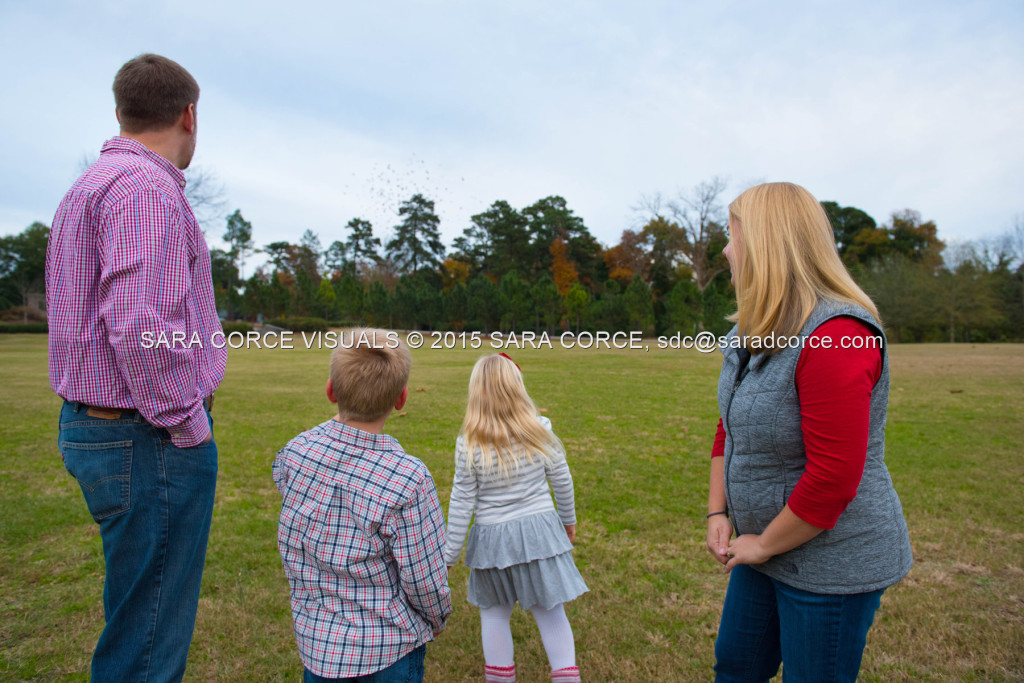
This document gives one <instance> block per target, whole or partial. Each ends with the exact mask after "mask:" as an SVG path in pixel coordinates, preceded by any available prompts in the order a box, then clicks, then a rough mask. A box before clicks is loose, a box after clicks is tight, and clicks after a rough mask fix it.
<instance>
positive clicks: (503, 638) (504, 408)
mask: <svg viewBox="0 0 1024 683" xmlns="http://www.w3.org/2000/svg"><path fill="white" fill-rule="evenodd" d="M549 481H550V482H551V486H552V487H553V488H554V492H555V500H556V501H557V503H558V511H557V513H556V512H555V508H554V506H553V505H552V504H551V493H550V492H549V490H548V482H549ZM574 508H575V503H574V501H573V490H572V475H570V474H569V465H568V464H567V463H566V461H565V451H564V450H563V448H562V442H561V441H559V439H558V437H557V436H555V435H554V433H553V432H552V431H551V421H550V420H548V419H547V418H545V417H541V416H539V415H538V413H537V408H536V406H534V404H533V401H532V400H531V399H530V396H529V394H527V393H526V387H525V386H524V385H523V377H522V374H521V373H520V370H519V366H518V365H516V364H515V363H513V362H512V360H511V359H510V358H509V357H508V356H506V355H505V354H497V355H491V356H484V357H483V358H481V359H480V360H478V361H477V363H476V365H475V366H474V367H473V374H472V375H471V376H470V378H469V401H468V404H467V406H466V419H465V420H464V421H463V423H462V429H461V430H460V432H459V437H458V439H457V440H456V442H455V482H454V484H453V485H452V497H451V502H450V504H449V506H448V535H447V542H446V545H445V562H446V563H447V564H448V566H449V568H450V567H452V566H453V565H454V564H455V562H456V561H457V560H458V559H459V553H460V552H461V551H462V542H463V540H465V537H466V529H467V527H468V526H469V520H470V518H471V517H472V516H473V513H474V510H475V512H476V524H474V525H473V528H472V530H471V531H470V533H469V544H468V546H467V548H466V565H468V566H469V567H470V572H469V594H468V596H467V599H468V600H469V602H470V603H471V604H473V605H476V606H477V607H479V608H480V631H481V635H482V637H483V649H484V661H485V664H486V667H485V672H486V679H487V681H488V683H492V682H501V683H507V682H511V681H515V677H516V668H515V662H514V660H513V656H512V630H511V628H510V627H509V620H510V619H511V617H512V608H513V607H514V606H515V604H516V602H518V603H519V606H520V607H522V608H523V609H528V610H530V612H532V613H533V618H534V619H535V620H536V621H537V628H538V629H539V630H540V637H541V640H542V642H543V643H544V650H545V651H546V652H547V655H548V663H549V664H550V665H551V680H552V681H554V682H556V683H569V682H571V681H579V680H580V674H579V668H577V666H576V646H575V644H574V643H573V637H572V627H570V626H569V620H568V619H567V618H566V616H565V610H564V609H563V607H562V604H563V603H564V602H566V601H568V600H572V599H574V598H576V597H578V596H580V595H582V594H583V593H585V592H587V586H586V584H584V583H583V578H582V577H581V576H580V573H579V571H578V570H577V569H576V563H575V562H573V559H572V542H573V541H574V540H575V538H576V513H575V509H574Z"/></svg>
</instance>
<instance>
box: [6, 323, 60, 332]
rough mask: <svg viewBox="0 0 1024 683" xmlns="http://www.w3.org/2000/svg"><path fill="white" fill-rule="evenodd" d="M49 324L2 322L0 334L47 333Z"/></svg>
mask: <svg viewBox="0 0 1024 683" xmlns="http://www.w3.org/2000/svg"><path fill="white" fill-rule="evenodd" d="M47 332H49V326H48V325H47V324H46V323H28V324H27V325H26V324H25V323H16V324H9V323H8V324H0V334H3V333H7V334H46V333H47Z"/></svg>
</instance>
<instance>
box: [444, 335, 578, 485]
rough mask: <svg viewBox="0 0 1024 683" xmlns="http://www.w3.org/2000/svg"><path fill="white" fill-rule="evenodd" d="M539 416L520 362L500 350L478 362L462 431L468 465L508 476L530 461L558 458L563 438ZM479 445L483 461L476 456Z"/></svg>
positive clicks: (490, 472)
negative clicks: (504, 354) (500, 353)
mask: <svg viewBox="0 0 1024 683" xmlns="http://www.w3.org/2000/svg"><path fill="white" fill-rule="evenodd" d="M537 416H538V412H537V407H536V406H535V405H534V403H533V400H532V399H531V398H530V395H529V394H528V393H526V385H524V384H523V375H522V372H520V370H519V368H518V367H516V364H515V363H513V362H512V361H511V360H509V359H508V358H505V357H504V356H501V355H498V354H494V355H490V356H484V357H483V358H481V359H480V360H478V361H477V362H476V365H474V366H473V373H472V374H471V375H470V377H469V399H468V401H467V402H466V419H465V420H463V422H462V429H461V430H460V431H459V434H460V435H461V436H462V438H463V443H464V446H465V448H466V453H467V457H466V463H467V466H468V467H470V468H473V467H477V468H478V469H479V471H481V472H483V473H486V474H497V475H498V476H499V477H501V478H503V479H507V478H509V477H511V476H512V474H513V473H514V472H515V471H516V469H518V468H519V466H520V465H521V464H523V463H525V462H535V461H536V460H537V459H538V458H541V459H548V458H553V457H555V456H556V455H557V454H558V453H560V452H561V451H562V450H563V449H562V442H561V441H559V439H558V437H557V436H555V435H554V433H553V432H552V431H551V430H550V429H547V428H546V427H545V426H544V425H543V424H541V422H540V421H539V420H538V419H537ZM477 449H479V452H480V459H479V461H476V458H475V457H474V456H475V453H476V452H477Z"/></svg>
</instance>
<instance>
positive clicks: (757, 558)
mask: <svg viewBox="0 0 1024 683" xmlns="http://www.w3.org/2000/svg"><path fill="white" fill-rule="evenodd" d="M726 555H728V558H729V561H728V564H726V565H725V570H726V571H729V570H730V569H732V568H733V567H735V566H736V565H738V564H762V563H764V562H767V561H768V560H770V559H771V557H772V556H771V554H770V553H768V552H766V551H765V550H764V548H763V547H762V545H761V536H760V534H743V535H742V536H739V537H737V538H736V539H734V540H733V541H732V543H730V544H729V550H728V551H727V553H726Z"/></svg>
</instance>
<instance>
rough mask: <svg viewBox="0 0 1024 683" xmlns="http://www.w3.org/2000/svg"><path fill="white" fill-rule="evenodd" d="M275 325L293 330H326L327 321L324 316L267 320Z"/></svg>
mask: <svg viewBox="0 0 1024 683" xmlns="http://www.w3.org/2000/svg"><path fill="white" fill-rule="evenodd" d="M267 322H268V324H270V325H273V326H274V327H280V328H281V329H284V330H291V331H292V332H326V331H327V321H326V320H324V319H323V318H275V319H273V320H269V321H267Z"/></svg>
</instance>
